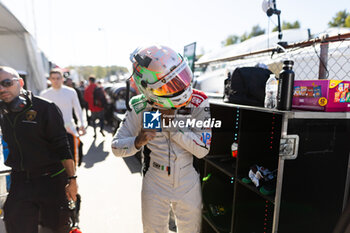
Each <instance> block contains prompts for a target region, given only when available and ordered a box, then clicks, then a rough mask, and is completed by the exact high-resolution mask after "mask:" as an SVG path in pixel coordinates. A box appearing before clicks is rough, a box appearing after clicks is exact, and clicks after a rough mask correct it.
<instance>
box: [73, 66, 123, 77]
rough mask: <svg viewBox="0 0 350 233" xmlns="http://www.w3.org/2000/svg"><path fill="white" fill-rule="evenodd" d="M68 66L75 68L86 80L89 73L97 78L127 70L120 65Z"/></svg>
mask: <svg viewBox="0 0 350 233" xmlns="http://www.w3.org/2000/svg"><path fill="white" fill-rule="evenodd" d="M68 68H69V69H76V70H77V72H78V73H79V74H80V75H82V76H83V77H84V79H86V80H87V79H88V78H89V76H91V75H93V76H95V77H96V78H97V79H102V78H105V77H107V76H110V75H118V74H125V73H127V72H128V69H127V68H125V67H122V66H78V67H68Z"/></svg>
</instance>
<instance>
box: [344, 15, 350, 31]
mask: <svg viewBox="0 0 350 233" xmlns="http://www.w3.org/2000/svg"><path fill="white" fill-rule="evenodd" d="M344 27H346V28H350V15H348V17H346V19H345V24H344Z"/></svg>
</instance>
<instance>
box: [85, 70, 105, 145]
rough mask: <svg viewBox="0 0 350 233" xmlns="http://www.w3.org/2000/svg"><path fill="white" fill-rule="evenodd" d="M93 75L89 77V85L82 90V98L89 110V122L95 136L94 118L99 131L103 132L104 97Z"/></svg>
mask: <svg viewBox="0 0 350 233" xmlns="http://www.w3.org/2000/svg"><path fill="white" fill-rule="evenodd" d="M95 82H96V79H95V77H93V76H91V77H89V86H87V87H86V89H85V91H84V99H85V101H86V102H87V103H88V106H89V110H90V111H91V117H90V124H91V125H92V127H93V128H94V137H95V138H96V136H97V135H96V120H97V119H98V120H99V124H100V133H101V134H102V136H105V135H104V133H103V129H104V107H105V105H106V102H107V101H106V98H105V96H104V92H103V90H102V88H101V87H98V86H97V85H96V83H95Z"/></svg>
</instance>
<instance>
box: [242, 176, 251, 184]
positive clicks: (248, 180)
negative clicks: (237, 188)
mask: <svg viewBox="0 0 350 233" xmlns="http://www.w3.org/2000/svg"><path fill="white" fill-rule="evenodd" d="M242 182H243V183H245V184H250V183H252V180H251V179H250V178H249V177H244V178H243V179H242Z"/></svg>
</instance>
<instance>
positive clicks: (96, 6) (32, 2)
mask: <svg viewBox="0 0 350 233" xmlns="http://www.w3.org/2000/svg"><path fill="white" fill-rule="evenodd" d="M0 1H1V0H0ZM276 1H277V8H278V9H280V10H281V11H282V13H281V20H282V21H283V20H284V21H289V22H294V21H295V20H299V22H300V23H301V27H302V28H305V29H306V28H310V29H311V32H312V33H316V32H321V31H323V30H325V29H326V28H327V27H328V25H327V23H328V21H329V20H331V18H332V17H333V16H334V15H335V13H336V12H337V11H340V10H344V9H346V10H347V11H348V12H349V11H350V8H349V7H350V4H349V1H348V0H333V1H325V0H293V1H291V0H289V1H287V0H276ZM2 2H3V3H4V4H5V6H7V7H8V8H9V9H10V10H11V11H12V12H13V13H14V14H15V15H16V16H17V17H18V18H19V19H20V21H21V22H22V23H23V24H24V25H25V26H26V28H27V29H28V30H29V31H30V32H31V33H32V34H33V35H34V36H35V37H36V40H37V42H38V45H39V47H40V48H41V49H42V50H43V51H44V52H45V53H46V54H47V55H48V57H49V58H50V60H52V61H54V62H55V63H57V64H58V65H60V66H62V67H64V66H67V65H121V66H126V67H128V68H129V66H130V65H129V60H128V59H129V54H130V53H131V52H132V51H133V50H134V49H135V48H136V47H137V46H139V45H145V44H153V43H159V44H163V45H167V46H170V47H172V48H174V49H175V50H177V51H179V52H181V53H182V51H183V46H184V45H187V44H190V43H192V42H197V53H202V52H209V51H212V50H215V49H216V48H219V47H220V46H221V41H223V40H224V39H225V38H226V37H227V36H228V35H230V34H236V35H242V34H243V33H244V32H249V31H250V30H251V28H252V27H253V26H254V25H257V24H259V25H260V27H261V28H264V29H266V30H267V28H268V25H269V23H268V22H269V20H268V17H267V16H266V14H265V13H264V12H263V11H262V7H261V4H262V0H216V1H213V0H128V1H126V0H98V1H95V0H94V1H93V0H91V1H86V0H2ZM275 24H277V17H276V16H272V17H271V20H270V30H272V28H273V27H274V26H275Z"/></svg>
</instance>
